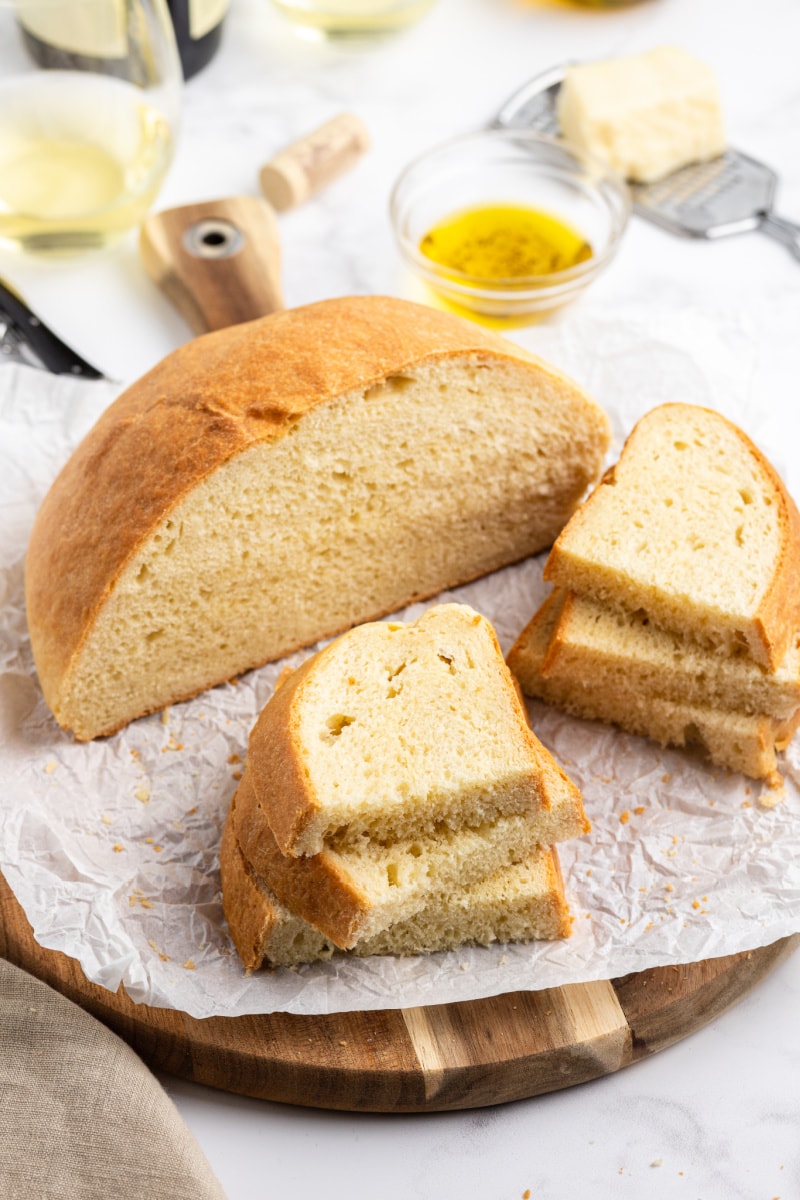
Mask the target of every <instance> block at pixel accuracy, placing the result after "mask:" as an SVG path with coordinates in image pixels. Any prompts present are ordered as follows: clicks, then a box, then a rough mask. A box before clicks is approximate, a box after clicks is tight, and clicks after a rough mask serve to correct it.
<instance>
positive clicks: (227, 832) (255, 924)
mask: <svg viewBox="0 0 800 1200" xmlns="http://www.w3.org/2000/svg"><path fill="white" fill-rule="evenodd" d="M235 804H236V797H235V796H234V798H233V801H232V802H231V807H230V810H229V812H228V816H227V818H226V821H225V828H224V829H223V832H222V845H221V846H220V855H219V870H220V882H221V884H222V908H223V912H224V913H225V920H226V921H227V922H228V932H229V933H230V935H231V939H232V940H233V944H234V945H235V947H236V951H237V953H238V955H239V957H240V958H241V960H242V963H243V964H244V966H245V967H246V968H247V969H248V971H256V970H258V968H259V967H260V966H261V964H262V962H263V960H264V947H265V946H266V944H267V941H268V940H269V937H270V935H271V933H272V931H273V930H274V928H275V927H276V925H278V924H279V922H280V919H281V914H280V912H279V911H278V910H277V909H276V908H275V907H274V906H273V905H271V904H270V903H269V900H268V899H267V896H266V895H265V894H264V892H262V891H261V889H260V888H259V887H258V885H257V884H256V882H255V880H254V879H253V878H252V876H251V875H250V873H249V871H248V870H247V869H246V864H245V862H244V860H243V858H242V852H241V850H240V849H239V845H238V842H237V840H236V830H235V825H234V808H235Z"/></svg>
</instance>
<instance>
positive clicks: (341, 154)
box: [259, 113, 369, 212]
mask: <svg viewBox="0 0 800 1200" xmlns="http://www.w3.org/2000/svg"><path fill="white" fill-rule="evenodd" d="M368 148H369V134H368V133H367V130H366V128H365V127H364V125H363V123H362V122H361V121H360V120H359V119H358V117H354V116H352V115H351V114H350V113H340V115H339V116H338V117H334V118H333V120H331V121H328V122H326V124H325V125H320V127H319V129H315V130H313V132H312V133H309V134H306V136H305V137H303V138H300V140H299V141H297V142H292V144H291V145H290V146H286V147H285V148H284V149H283V150H281V151H280V152H279V153H278V154H276V155H275V157H274V158H272V159H270V161H269V162H268V163H266V164H265V165H264V166H263V167H262V168H261V172H260V175H259V179H260V183H261V191H262V192H263V193H264V196H265V197H266V199H267V200H268V201H269V203H270V204H271V205H272V207H273V208H276V209H277V210H278V211H279V212H285V211H286V209H288V208H296V207H297V205H298V204H302V203H303V201H304V200H308V199H309V197H311V196H313V195H314V193H315V192H318V191H319V190H320V188H322V187H324V186H325V184H327V183H330V182H331V180H332V179H335V178H336V177H337V175H341V174H342V173H343V172H344V171H346V170H348V168H349V167H351V166H353V164H354V163H355V162H356V161H357V159H358V158H360V157H361V155H362V154H363V153H364V151H365V150H367V149H368Z"/></svg>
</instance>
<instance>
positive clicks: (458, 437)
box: [26, 296, 609, 740]
mask: <svg viewBox="0 0 800 1200" xmlns="http://www.w3.org/2000/svg"><path fill="white" fill-rule="evenodd" d="M608 442H609V422H608V418H607V417H606V415H605V413H603V412H602V410H601V409H600V408H599V407H598V406H597V405H596V404H595V403H594V402H593V401H592V400H591V399H590V398H589V397H588V396H587V395H586V394H585V393H584V392H583V390H582V389H581V388H580V387H578V386H577V385H576V384H575V383H573V382H572V381H571V380H569V379H568V378H567V377H566V376H564V375H563V374H562V373H561V372H559V371H557V370H555V369H553V368H551V367H549V366H547V365H546V364H544V363H543V362H541V361H540V360H538V359H536V358H534V357H533V356H531V355H530V354H528V353H527V352H526V351H524V350H522V349H520V348H519V347H517V346H515V345H513V344H512V343H511V342H508V341H506V340H505V339H503V338H500V337H499V336H497V335H495V334H493V333H490V332H489V331H487V330H482V329H479V328H478V327H477V326H476V325H475V324H473V323H471V322H469V321H466V320H463V319H460V318H457V317H454V316H451V315H450V314H447V313H441V312H437V311H435V310H434V309H432V308H427V307H423V306H422V305H417V304H412V303H409V302H408V301H402V300H396V299H392V298H389V297H379V296H352V297H345V298H341V299H337V300H328V301H322V302H320V303H318V304H312V305H308V306H306V307H305V308H298V309H294V310H287V311H284V312H280V313H275V314H274V315H272V316H269V317H265V318H263V319H261V320H258V321H253V322H248V323H246V324H243V325H237V326H233V327H231V328H228V329H224V330H222V331H220V332H217V333H211V334H207V335H205V336H204V337H199V338H195V339H194V340H193V341H191V342H188V343H187V344H186V345H184V346H182V347H181V348H180V349H178V350H176V351H175V352H174V353H172V354H171V355H169V356H168V357H167V358H166V359H164V360H163V362H161V363H160V364H158V365H157V366H156V367H155V368H154V369H153V370H152V371H150V372H149V373H148V374H147V375H145V376H144V377H143V378H142V379H140V380H139V381H138V382H137V383H134V384H133V385H132V386H131V387H130V388H128V390H127V391H126V392H125V393H124V394H123V395H122V396H120V397H119V399H118V400H116V401H115V403H114V404H112V405H111V406H110V408H109V409H108V410H107V411H106V412H105V413H104V414H103V415H102V417H101V418H100V420H99V421H98V422H97V424H96V425H95V427H94V428H93V429H92V430H91V431H90V432H89V434H88V435H87V437H86V438H85V439H84V440H83V442H82V443H81V445H80V446H79V447H78V448H77V450H76V451H75V453H74V454H73V455H72V457H71V458H70V460H69V461H68V462H67V464H66V466H65V467H64V468H63V470H62V471H61V473H60V475H59V476H58V478H57V479H56V480H55V482H54V484H53V486H52V487H51V489H50V492H49V493H48V495H47V496H46V498H45V500H44V502H43V504H42V506H41V508H40V511H39V513H38V515H37V519H36V523H35V526H34V529H33V532H32V535H31V540H30V544H29V548H28V553H27V558H26V602H27V616H28V626H29V630H30V636H31V645H32V649H33V655H34V659H35V663H36V669H37V672H38V676H39V681H40V684H41V687H42V690H43V693H44V697H45V699H46V701H47V703H48V705H49V706H50V708H51V710H52V711H53V713H54V714H55V717H56V719H57V720H58V721H59V723H60V724H61V725H63V726H64V727H65V728H68V729H71V730H72V731H73V732H74V733H75V736H76V737H78V738H79V739H81V740H86V739H90V738H94V737H98V736H100V735H103V734H109V733H113V732H114V731H115V730H117V729H119V728H120V727H121V726H122V725H124V724H126V723H127V722H129V721H131V720H133V719H134V718H135V717H138V716H142V715H143V714H145V713H148V712H153V711H156V710H157V709H159V708H162V707H164V706H165V705H167V704H171V703H174V702H177V701H179V700H182V699H185V698H187V697H190V696H193V695H196V694H197V693H198V692H200V691H203V690H204V689H206V688H209V687H211V686H213V685H214V684H216V683H220V682H222V681H223V680H226V679H230V678H232V677H234V676H237V675H239V674H241V673H242V672H244V671H247V670H248V669H249V668H251V667H255V666H257V665H260V664H262V663H265V662H268V661H270V660H273V659H278V658H281V657H283V656H284V655H286V654H289V653H290V652H292V651H293V650H295V649H297V648H299V647H301V646H306V645H311V644H313V643H314V642H317V641H318V640H320V639H322V638H324V637H330V636H332V635H334V634H336V633H338V632H340V631H342V630H344V629H347V628H349V627H350V626H352V625H354V624H357V623H359V622H362V621H365V620H369V619H373V618H376V617H379V616H382V615H384V614H386V613H389V612H393V611H395V610H396V609H399V608H401V607H403V606H404V605H406V604H408V603H411V602H412V601H414V600H419V599H421V598H423V597H427V596H432V595H435V594H436V593H438V592H440V591H443V590H444V589H446V588H449V587H453V586H455V585H457V584H459V583H464V582H466V581H468V580H470V579H475V578H477V577H479V576H481V575H484V574H487V573H488V572H490V571H494V570H496V569H497V568H498V567H501V566H504V565H507V564H509V563H512V562H515V561H518V560H520V559H522V558H525V557H527V556H528V555H530V554H533V553H536V552H537V551H540V550H542V549H544V548H546V547H547V546H549V545H550V544H551V543H552V541H553V540H554V538H555V537H556V535H557V534H558V532H559V530H560V529H561V527H562V526H563V525H564V523H565V522H566V520H567V519H568V517H569V516H570V514H571V513H572V511H573V510H574V508H575V507H576V506H577V504H578V502H579V501H580V499H581V497H582V495H583V494H584V492H585V490H586V488H587V486H588V485H589V484H590V483H591V482H593V481H594V480H595V479H596V477H597V475H598V474H599V471H600V468H601V465H602V461H603V457H604V455H605V452H606V449H607V446H608Z"/></svg>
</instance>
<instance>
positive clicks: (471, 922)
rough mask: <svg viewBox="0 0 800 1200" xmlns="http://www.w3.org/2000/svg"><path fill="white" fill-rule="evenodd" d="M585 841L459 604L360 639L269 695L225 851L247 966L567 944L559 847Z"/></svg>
mask: <svg viewBox="0 0 800 1200" xmlns="http://www.w3.org/2000/svg"><path fill="white" fill-rule="evenodd" d="M588 828H589V825H588V822H587V819H586V814H585V812H584V808H583V803H582V800H581V796H580V793H579V792H578V789H577V788H576V787H575V785H574V784H573V783H572V782H571V781H570V780H569V778H568V777H567V776H566V775H565V773H564V772H563V771H562V770H561V769H560V767H558V765H557V764H556V763H555V761H554V760H553V758H552V757H551V755H550V754H549V752H548V751H547V750H545V748H544V747H543V746H542V745H541V743H540V742H539V741H538V739H537V738H536V737H535V736H534V734H533V733H532V732H531V729H530V727H529V725H528V723H527V717H526V714H525V709H524V705H523V702H522V699H521V696H520V694H519V691H518V689H517V687H516V685H515V682H514V680H513V677H512V675H511V673H510V671H509V670H508V668H507V666H506V664H505V662H504V661H503V656H502V652H501V650H500V647H499V645H498V643H497V638H496V636H495V633H494V630H493V628H492V626H491V624H490V623H489V622H488V621H487V620H486V619H485V618H484V617H482V616H480V615H479V614H478V613H476V612H475V611H474V610H473V609H471V608H469V607H468V606H466V605H459V604H443V605H439V606H435V607H433V608H430V609H428V610H427V611H426V612H425V613H423V615H422V616H421V617H420V618H419V619H418V620H417V621H416V622H413V623H409V624H403V623H394V622H392V623H390V622H373V623H370V624H367V625H361V626H357V627H356V628H354V629H352V630H350V631H349V632H348V633H346V634H343V635H342V636H341V637H339V638H337V639H336V640H335V641H333V642H332V643H330V644H329V645H328V646H326V647H325V648H324V649H322V650H321V651H319V652H318V653H317V654H315V655H313V656H312V657H311V658H310V659H308V660H307V661H306V662H305V663H303V665H302V666H301V667H299V668H298V669H297V670H296V671H293V672H291V673H289V674H288V676H287V677H286V678H285V679H284V680H283V681H282V682H281V686H279V687H278V688H277V689H276V691H275V693H274V694H273V696H272V698H271V699H270V701H269V703H268V704H267V706H266V708H265V709H264V710H263V712H262V713H261V715H260V717H259V719H258V721H257V723H256V725H255V727H254V729H253V731H252V734H251V737H250V745H249V750H248V756H247V764H246V770H245V774H244V777H243V779H242V781H241V783H240V785H239V788H238V791H237V793H236V795H235V797H234V799H233V803H232V805H231V808H230V812H229V814H228V818H227V821H226V825H225V831H224V835H223V841H222V851H221V878H222V896H223V906H224V910H225V916H226V919H227V922H228V928H229V930H230V933H231V937H232V939H233V941H234V944H235V946H236V948H237V950H238V952H239V955H240V957H241V959H242V962H243V963H244V965H245V966H246V967H247V968H248V969H255V968H257V967H259V966H260V965H261V964H262V963H265V962H266V963H270V964H272V965H279V966H294V965H297V964H300V963H305V962H311V961H314V960H316V959H322V958H328V957H330V956H331V955H332V954H333V953H334V952H335V951H336V950H341V951H347V952H349V953H351V954H354V955H359V956H361V955H371V954H398V955H401V954H402V955H409V954H421V953H429V952H432V951H436V950H446V949H451V948H453V947H455V946H458V945H461V944H463V943H465V942H477V943H483V944H488V943H491V942H493V941H503V942H506V941H512V940H514V941H520V940H531V939H540V938H541V939H544V938H561V937H566V936H568V934H569V932H570V929H571V916H570V912H569V907H568V905H567V902H566V898H565V895H564V889H563V884H562V880H561V875H560V871H559V866H558V859H557V857H556V853H555V850H554V849H553V845H554V843H556V842H559V841H563V840H564V839H567V838H572V837H576V836H579V835H581V834H583V833H585V832H587V830H588Z"/></svg>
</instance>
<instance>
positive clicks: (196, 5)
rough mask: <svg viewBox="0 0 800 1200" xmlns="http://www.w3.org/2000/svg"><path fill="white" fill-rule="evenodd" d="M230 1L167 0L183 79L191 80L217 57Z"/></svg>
mask: <svg viewBox="0 0 800 1200" xmlns="http://www.w3.org/2000/svg"><path fill="white" fill-rule="evenodd" d="M228 3H229V0H167V7H168V8H169V12H170V16H171V17H172V24H173V26H174V27H175V40H176V41H177V43H178V53H179V55H180V58H181V66H182V67H183V77H184V79H191V77H192V76H193V75H196V74H197V72H198V71H200V70H201V69H202V68H203V67H205V66H206V65H207V64H208V63H209V62H211V59H212V58H213V57H214V55H215V54H216V52H217V50H218V49H219V47H220V43H221V41H222V25H223V22H224V20H225V15H226V13H227V11H228Z"/></svg>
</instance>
